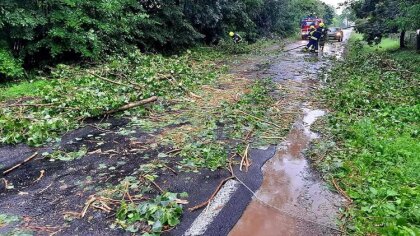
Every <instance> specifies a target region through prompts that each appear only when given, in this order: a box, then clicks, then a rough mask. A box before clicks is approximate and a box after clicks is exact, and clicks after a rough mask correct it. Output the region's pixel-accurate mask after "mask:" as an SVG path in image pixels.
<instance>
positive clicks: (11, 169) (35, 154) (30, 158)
mask: <svg viewBox="0 0 420 236" xmlns="http://www.w3.org/2000/svg"><path fill="white" fill-rule="evenodd" d="M37 155H38V152H35V153H34V154H32V155H31V156H30V157H28V158H26V159H25V160H24V161H23V162H21V163H19V164H17V165H15V166H13V167H12V168H10V169H8V170H5V171H3V175H7V174H8V173H10V172H12V171H13V170H15V169H17V168H19V167H20V166H22V165H24V164H25V163H27V162H28V161H30V160H32V159H34V157H36V156H37Z"/></svg>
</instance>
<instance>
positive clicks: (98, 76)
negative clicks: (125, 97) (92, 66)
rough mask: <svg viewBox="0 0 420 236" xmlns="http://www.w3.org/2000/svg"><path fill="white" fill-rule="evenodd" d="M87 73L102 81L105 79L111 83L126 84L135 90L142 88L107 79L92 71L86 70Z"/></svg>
mask: <svg viewBox="0 0 420 236" xmlns="http://www.w3.org/2000/svg"><path fill="white" fill-rule="evenodd" d="M88 73H89V74H91V75H93V76H95V77H96V78H98V79H101V80H103V81H106V82H109V83H112V84H117V85H121V86H126V87H132V88H135V89H137V90H143V88H139V87H138V86H135V85H133V84H124V83H121V82H118V81H115V80H111V79H107V78H105V77H102V76H100V75H97V74H95V73H92V72H88Z"/></svg>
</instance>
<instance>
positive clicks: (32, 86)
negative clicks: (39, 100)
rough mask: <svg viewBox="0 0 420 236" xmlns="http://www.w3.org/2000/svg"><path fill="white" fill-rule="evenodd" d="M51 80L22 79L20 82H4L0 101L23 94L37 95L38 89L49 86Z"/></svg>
mask: <svg viewBox="0 0 420 236" xmlns="http://www.w3.org/2000/svg"><path fill="white" fill-rule="evenodd" d="M48 84H49V81H47V80H36V81H21V82H18V83H8V84H3V85H1V87H0V101H3V100H9V99H13V98H18V97H23V96H35V95H36V94H37V91H38V90H39V89H41V88H43V87H44V86H47V85H48Z"/></svg>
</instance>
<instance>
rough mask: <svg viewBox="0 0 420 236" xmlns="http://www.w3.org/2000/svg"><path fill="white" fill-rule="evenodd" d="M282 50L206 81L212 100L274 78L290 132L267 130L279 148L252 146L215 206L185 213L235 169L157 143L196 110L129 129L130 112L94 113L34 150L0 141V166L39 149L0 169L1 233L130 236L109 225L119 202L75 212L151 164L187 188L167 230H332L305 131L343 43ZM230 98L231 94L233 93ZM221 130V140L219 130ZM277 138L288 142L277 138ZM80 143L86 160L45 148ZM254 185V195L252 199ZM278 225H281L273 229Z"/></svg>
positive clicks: (332, 198) (168, 181)
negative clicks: (224, 79) (62, 157)
mask: <svg viewBox="0 0 420 236" xmlns="http://www.w3.org/2000/svg"><path fill="white" fill-rule="evenodd" d="M301 44H303V42H297V43H292V44H289V45H287V46H286V49H287V48H293V47H296V46H298V45H301ZM278 50H279V47H273V48H270V49H268V52H269V53H267V54H260V55H246V56H241V57H238V58H237V60H236V61H234V62H233V63H231V71H230V76H231V79H230V80H229V83H225V84H223V83H221V84H218V85H215V86H214V87H212V88H209V87H207V88H203V91H204V92H206V90H209V91H217V93H216V95H215V96H214V97H216V98H217V97H223V98H224V97H228V95H229V94H241V93H243V92H245V90H243V91H242V90H241V89H238V88H241V86H242V87H244V85H245V84H249V81H251V80H257V79H262V78H267V77H270V78H272V79H273V81H274V82H275V83H276V86H277V87H278V90H281V93H277V94H275V95H273V96H276V99H277V100H278V102H277V104H276V105H277V106H278V107H281V109H282V114H283V115H284V116H282V117H281V118H279V120H278V124H279V125H281V126H283V127H284V130H285V131H287V130H290V133H289V134H288V135H287V136H286V135H285V134H286V132H285V133H279V134H278V135H277V136H276V137H265V138H267V139H269V140H270V139H272V141H270V142H269V143H272V144H278V145H271V146H270V145H268V146H266V147H258V145H255V146H251V147H252V149H251V151H250V160H251V163H252V165H251V166H250V169H249V171H248V172H247V173H246V172H242V171H240V170H239V166H238V165H235V167H234V173H235V175H236V176H237V178H238V179H239V180H240V181H241V183H240V182H238V181H237V180H231V181H232V182H230V185H231V186H235V188H234V190H232V191H231V192H229V194H226V196H225V197H226V198H227V199H225V201H224V202H223V204H221V203H219V204H221V205H216V206H215V205H214V204H215V203H216V204H217V202H212V203H211V204H210V205H209V206H208V207H207V208H206V209H204V210H199V211H193V212H190V211H188V210H186V209H187V208H189V207H192V206H196V205H197V204H199V203H202V202H204V201H206V200H207V199H208V198H209V196H210V195H211V194H212V193H213V191H214V190H215V188H216V186H217V185H218V184H219V183H220V181H221V180H223V179H225V178H227V177H229V176H230V175H231V174H230V173H229V171H228V170H225V169H218V170H216V171H211V170H208V169H205V168H201V169H199V170H197V169H194V168H189V167H188V166H184V165H183V164H182V163H181V161H182V160H181V159H180V158H177V157H173V158H167V156H170V155H169V154H168V153H171V152H172V151H176V150H174V148H175V147H173V146H171V145H166V144H165V143H164V142H162V140H163V139H162V137H165V135H168V134H171V135H172V136H171V137H172V138H174V137H175V136H176V138H182V137H178V136H182V135H181V134H182V133H183V134H184V135H186V136H188V133H189V132H193V129H194V128H195V126H196V125H195V124H193V125H192V124H191V119H188V117H189V116H192V117H194V116H195V115H197V114H190V113H188V112H185V111H184V110H183V109H185V108H183V109H180V110H175V109H174V110H168V111H167V113H166V114H165V115H163V116H161V117H152V118H151V119H152V120H153V119H158V120H159V119H160V120H165V118H167V117H171V116H174V117H177V119H175V121H171V122H166V123H165V125H161V126H159V127H153V128H152V129H147V128H145V127H144V126H133V124H132V120H131V119H130V117H128V118H127V117H125V118H124V117H120V118H119V117H114V118H109V119H107V120H92V121H90V122H88V123H87V124H86V126H85V127H84V128H80V129H78V130H75V131H73V132H70V133H68V134H66V135H64V136H63V137H62V139H61V142H60V143H59V144H51V145H47V146H45V147H42V148H30V147H28V146H25V145H17V146H2V147H0V163H1V165H0V170H1V172H3V171H4V170H6V169H8V168H10V167H12V166H14V165H16V164H17V163H21V162H22V161H23V160H24V159H25V158H27V157H28V156H30V155H32V154H33V153H35V152H37V153H39V155H38V156H37V157H36V158H35V159H34V160H31V161H29V162H28V163H26V164H25V165H23V166H21V167H20V168H18V169H16V170H14V171H13V172H11V173H10V174H7V175H5V176H2V179H1V181H0V214H4V215H8V216H13V217H15V216H16V217H17V218H13V220H10V222H9V223H8V224H6V225H0V234H5V235H7V234H11V235H13V234H17V233H29V234H33V235H50V234H57V235H103V234H106V235H125V234H129V233H127V232H125V231H124V230H122V229H118V227H116V228H114V225H113V223H114V221H115V209H114V210H113V211H110V212H104V211H103V210H101V209H93V207H90V208H88V209H87V211H86V215H85V216H84V217H83V218H79V217H74V215H72V214H73V213H80V212H82V211H83V210H84V208H85V204H86V202H88V201H89V199H90V198H91V196H93V195H95V194H97V193H98V192H101V191H107V189H110V188H115V186H119V185H120V184H121V182H122V181H124V179H125V178H126V177H128V176H134V175H136V174H138V172H139V166H140V165H144V164H149V163H154V164H156V165H159V166H160V168H158V169H157V170H156V171H157V173H156V174H157V175H158V176H159V178H158V179H156V184H157V185H158V186H159V187H160V188H162V189H164V190H166V191H170V192H176V193H181V192H187V193H188V194H189V197H188V198H187V199H186V200H188V204H186V205H185V206H184V208H185V210H184V214H183V216H182V219H181V224H180V225H178V226H177V227H175V228H174V229H171V230H170V231H167V232H166V233H164V234H167V235H184V234H185V235H200V234H203V235H227V234H229V232H230V234H231V235H279V234H278V232H284V233H285V234H288V235H314V234H318V235H321V234H336V233H337V231H335V230H334V228H336V226H335V222H334V219H335V216H336V214H337V209H338V207H339V205H340V204H341V198H340V197H339V196H337V195H334V194H333V193H331V192H329V191H328V189H327V187H326V186H325V184H324V183H322V181H321V180H320V178H319V176H317V174H316V172H314V171H313V170H311V168H310V165H309V163H308V162H307V161H306V159H305V158H304V156H303V155H302V153H303V152H304V151H305V149H306V148H307V147H308V145H310V141H311V139H312V138H316V137H314V134H312V133H311V132H310V131H309V126H310V124H311V123H312V122H313V121H310V120H307V119H309V118H310V117H311V114H313V113H312V111H313V110H316V108H317V104H312V103H311V102H312V101H314V100H313V99H312V96H314V95H313V89H316V88H317V87H318V86H319V83H320V78H322V76H321V77H320V75H319V72H320V71H321V70H320V68H325V69H326V68H327V66H328V64H330V62H331V61H332V60H335V59H337V58H340V56H341V54H342V52H343V50H344V47H343V45H342V44H340V43H333V44H331V45H328V46H327V47H326V50H325V52H324V54H323V55H320V56H316V55H311V54H305V53H301V52H299V51H298V50H296V51H290V52H287V53H285V54H278V53H277V51H278ZM270 52H276V53H270ZM232 78H235V79H232ZM236 78H237V79H236ZM241 81H243V82H241ZM233 97H234V96H233ZM226 99H227V100H228V101H232V102H233V101H235V98H226ZM229 99H230V100H229ZM217 100H218V99H210V101H214V103H217ZM199 103H200V102H199V101H196V102H195V104H199ZM211 103H213V102H211ZM213 105H214V107H217V106H218V104H213ZM203 106H204V105H203ZM203 109H204V108H203ZM206 109H208V108H206ZM304 109H307V110H304ZM203 111H204V110H203ZM184 113H185V114H184ZM183 114H184V115H183ZM305 115H306V116H305ZM101 124H107V126H101ZM104 127H105V128H104ZM174 130H175V131H178V132H177V133H176V135H174V134H173V133H171V132H172V131H174ZM179 133H181V134H179ZM177 135H178V136H177ZM220 136H221V138H223V134H221V135H220ZM283 137H284V138H285V140H284V141H283V142H281V141H279V140H281V139H282V138H283ZM82 147H83V148H86V149H87V151H86V152H87V153H86V154H85V155H84V156H83V157H82V158H79V159H75V160H72V161H50V160H46V159H45V158H43V156H42V155H41V154H42V153H44V152H51V151H52V150H54V149H60V150H63V151H66V152H76V151H78V150H80V149H81V148H82ZM98 150H99V151H98ZM162 154H165V155H162ZM166 154H168V155H166ZM268 160H269V161H268ZM267 161H268V162H267ZM263 166H264V167H263ZM262 167H263V168H262ZM233 181H234V182H233ZM225 185H228V184H225ZM260 186H261V188H260ZM142 187H145V188H146V191H143V192H142V194H143V196H145V197H153V196H155V195H156V194H159V192H160V190H159V189H158V188H157V187H156V186H155V185H153V184H148V185H147V186H142ZM222 190H223V189H222ZM253 192H256V195H255V196H254V195H253ZM216 198H217V196H216ZM216 198H215V199H216ZM252 199H253V200H252ZM258 199H260V200H263V202H265V203H269V205H270V206H266V204H262V202H261V201H259V200H258ZM251 200H252V201H251ZM212 204H213V205H212ZM211 208H213V209H216V210H217V214H215V215H214V216H212V219H211V221H209V222H206V224H204V225H202V228H201V229H200V230H199V231H194V230H192V228H194V224H197V219H199V218H200V215H201V214H203V212H204V213H205V212H208V210H209V209H211ZM290 212H292V213H290ZM242 213H243V214H242ZM286 213H287V214H286ZM289 213H290V214H289ZM267 217H269V218H267ZM273 219H276V220H275V221H273ZM257 222H259V223H257ZM273 222H276V223H275V224H273ZM278 222H281V223H278ZM235 225H236V226H235ZM280 226H282V227H280ZM283 226H284V227H283ZM279 227H280V228H281V230H283V231H278V230H279ZM232 229H233V230H232ZM231 230H232V231H231ZM261 230H264V231H261ZM251 232H252V234H250V233H251ZM261 232H264V233H263V234H261ZM270 232H271V233H270ZM285 234H281V235H285Z"/></svg>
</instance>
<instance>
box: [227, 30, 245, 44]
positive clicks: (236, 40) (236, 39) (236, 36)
mask: <svg viewBox="0 0 420 236" xmlns="http://www.w3.org/2000/svg"><path fill="white" fill-rule="evenodd" d="M229 36H230V37H232V39H233V42H234V43H239V42H241V41H242V37H241V36H240V35H239V34H237V33H234V32H230V33H229Z"/></svg>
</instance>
